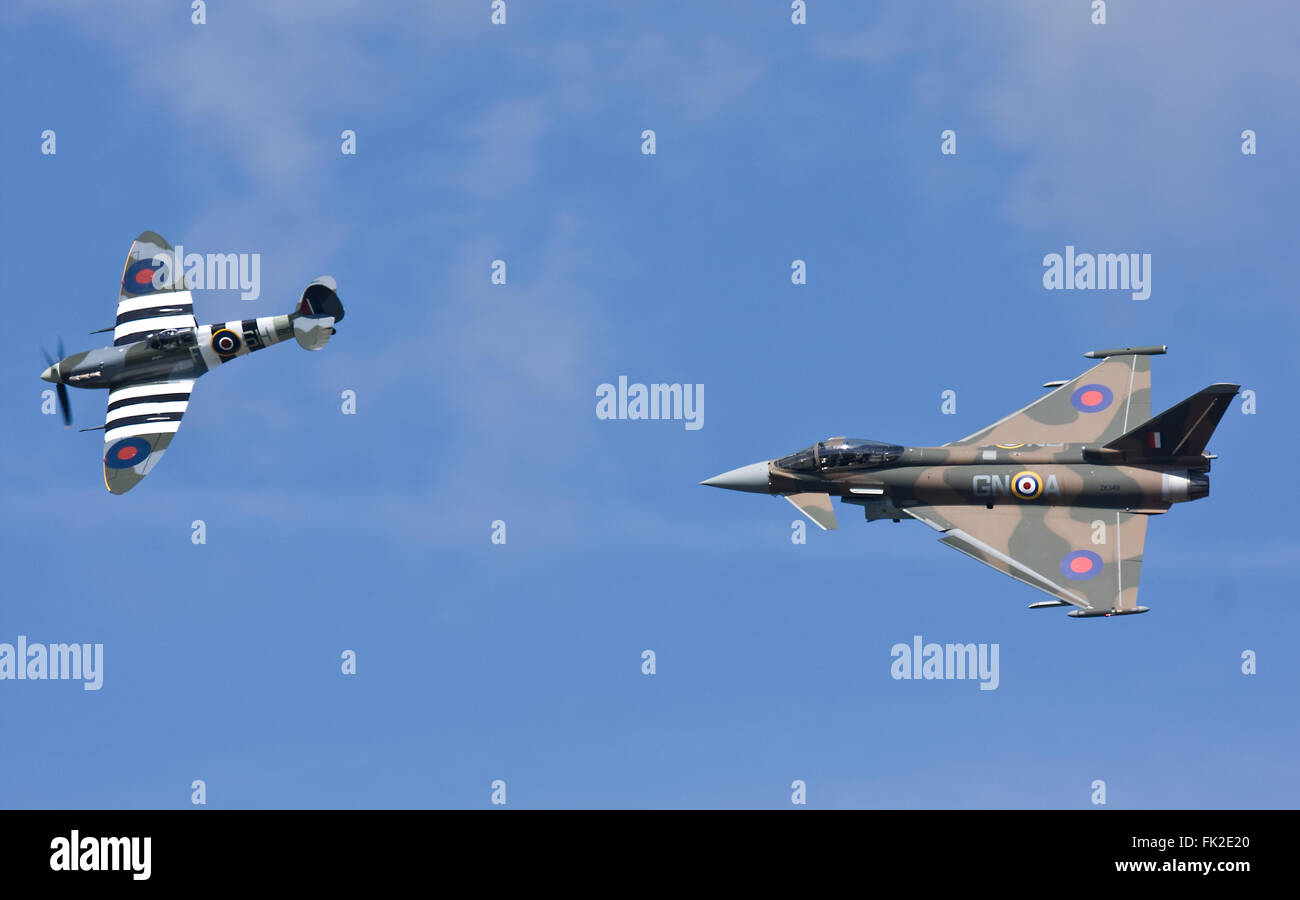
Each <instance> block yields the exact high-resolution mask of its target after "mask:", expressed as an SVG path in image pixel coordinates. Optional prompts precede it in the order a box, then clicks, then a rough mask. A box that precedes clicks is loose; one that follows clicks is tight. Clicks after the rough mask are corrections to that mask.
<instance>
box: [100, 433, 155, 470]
mask: <svg viewBox="0 0 1300 900" xmlns="http://www.w3.org/2000/svg"><path fill="white" fill-rule="evenodd" d="M152 452H153V447H152V446H150V444H149V442H148V441H146V440H145V439H144V438H142V437H129V438H122V440H120V441H118V442H117V443H116V444H114V445H113V446H111V447H109V448H108V451H107V452H106V453H105V454H104V465H106V466H108V467H109V468H110V469H129V468H131V467H132V466H138V465H140V463H142V462H144V461H145V460H146V459H148V458H149V454H150V453H152Z"/></svg>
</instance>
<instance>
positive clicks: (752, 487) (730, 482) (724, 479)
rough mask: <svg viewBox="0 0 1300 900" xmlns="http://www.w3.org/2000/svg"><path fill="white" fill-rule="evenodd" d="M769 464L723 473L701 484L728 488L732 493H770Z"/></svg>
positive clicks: (762, 463) (756, 464) (743, 467)
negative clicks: (768, 480)
mask: <svg viewBox="0 0 1300 900" xmlns="http://www.w3.org/2000/svg"><path fill="white" fill-rule="evenodd" d="M767 472H768V470H767V462H766V461H764V462H756V463H753V464H751V465H748V466H741V467H740V468H739V469H732V470H731V471H730V472H723V473H722V474H721V475H714V476H713V477H712V478H710V479H708V480H706V481H701V482H700V484H706V485H708V486H709V487H717V488H727V489H728V490H732V491H752V492H754V493H756V494H766V493H768V482H767Z"/></svg>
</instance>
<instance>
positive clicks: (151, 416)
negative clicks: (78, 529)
mask: <svg viewBox="0 0 1300 900" xmlns="http://www.w3.org/2000/svg"><path fill="white" fill-rule="evenodd" d="M175 256H176V254H175V251H174V250H173V249H172V246H171V244H169V243H167V241H165V240H164V239H163V238H161V237H160V236H158V235H157V234H154V233H153V232H152V231H146V232H144V233H143V234H141V235H140V236H139V237H138V238H136V239H135V243H134V244H132V245H131V251H130V253H128V254H127V258H126V267H125V268H124V269H123V271H122V288H121V292H120V293H119V295H118V301H117V322H116V324H115V325H114V326H113V328H112V329H108V328H105V329H103V330H104V331H110V330H111V331H112V332H113V346H111V347H104V348H102V349H100V350H89V351H86V352H83V353H74V354H72V355H71V356H66V357H64V358H63V359H60V360H59V361H58V362H55V361H54V360H52V359H50V358H48V356H47V358H46V362H47V363H49V367H48V368H47V369H46V370H45V371H44V372H42V373H41V378H43V379H45V380H46V381H49V382H52V383H53V384H55V385H56V386H57V388H58V399H59V408H60V409H61V411H62V413H63V422H64V424H65V425H68V424H71V422H72V414H71V412H70V410H69V407H68V391H67V388H68V387H69V386H71V387H78V388H107V389H108V411H107V413H106V415H105V418H104V424H103V425H97V426H95V427H94V428H83V429H82V430H83V431H98V430H100V429H103V431H104V486H105V487H107V488H108V489H109V490H110V491H111V492H113V493H114V494H124V493H126V492H127V491H129V490H130V489H131V488H133V487H135V486H136V484H138V483H139V482H140V480H141V479H143V478H144V476H146V475H148V474H149V472H150V471H151V470H152V469H153V467H154V466H156V465H157V464H158V461H159V460H160V459H162V455H163V453H164V452H165V451H166V450H167V448H168V446H170V444H171V442H172V436H173V435H175V434H176V431H177V429H179V428H180V427H181V416H183V415H184V414H185V410H186V409H187V408H188V406H189V400H190V392H191V391H192V390H193V388H194V382H195V380H196V379H197V378H198V377H199V376H200V375H203V374H204V373H205V372H210V371H212V370H213V369H215V368H217V367H218V366H220V365H222V364H224V363H228V362H230V361H231V360H232V359H236V358H237V357H240V356H247V355H248V354H249V353H252V352H253V351H255V350H261V349H262V348H263V347H269V346H271V345H272V344H278V343H279V342H280V341H284V340H288V339H289V338H290V337H293V338H295V339H296V340H297V341H298V343H299V344H300V345H301V346H303V347H305V348H306V349H308V350H319V349H320V348H321V347H324V346H325V344H326V342H328V341H329V339H330V336H331V335H333V334H334V325H335V324H336V323H337V322H340V321H341V320H342V319H343V304H342V303H341V302H340V301H339V296H338V286H337V285H336V284H335V283H334V279H332V278H330V277H328V276H325V277H322V278H318V279H316V280H315V281H313V282H312V283H311V284H309V285H308V286H307V289H306V290H305V291H303V295H302V299H301V300H299V301H298V305H297V307H295V308H294V311H293V312H291V313H289V314H288V315H282V316H262V317H260V318H257V319H244V320H242V321H233V322H223V323H216V324H212V325H199V324H198V323H197V322H195V320H194V305H193V299H192V297H191V295H190V291H189V290H188V289H187V287H186V283H185V275H184V272H183V271H182V268H181V265H180V262H181V261H180V260H177V259H176V258H175ZM96 333H98V332H96ZM59 355H60V356H62V355H63V347H62V342H60V347H59Z"/></svg>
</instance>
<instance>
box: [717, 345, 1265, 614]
mask: <svg viewBox="0 0 1300 900" xmlns="http://www.w3.org/2000/svg"><path fill="white" fill-rule="evenodd" d="M1164 352H1165V348H1164V347H1140V348H1124V349H1119V350H1097V351H1093V352H1091V353H1088V354H1086V355H1087V356H1089V357H1091V358H1095V359H1101V360H1102V362H1100V363H1099V364H1097V365H1096V366H1094V367H1093V368H1091V369H1089V370H1088V371H1087V372H1085V373H1083V374H1082V375H1080V376H1079V377H1077V378H1075V379H1073V380H1072V381H1069V382H1066V383H1064V384H1060V383H1050V384H1048V385H1045V387H1052V388H1054V390H1052V391H1051V393H1048V394H1046V395H1044V396H1043V397H1040V398H1039V399H1038V400H1035V401H1034V402H1033V403H1030V404H1029V405H1028V406H1026V407H1024V408H1023V409H1021V410H1018V411H1016V412H1014V413H1012V414H1011V415H1009V416H1007V417H1006V418H1004V419H1002V420H1000V421H998V422H995V423H994V424H992V425H989V426H988V427H986V428H982V429H980V430H979V431H977V432H975V433H974V434H972V435H970V436H968V437H965V438H962V439H961V440H959V441H954V442H952V443H950V444H945V445H944V446H942V447H902V446H898V445H895V444H885V443H880V442H877V441H863V440H853V439H848V438H842V437H840V438H831V439H830V440H827V441H821V442H819V443H817V444H814V445H813V446H811V447H809V448H807V449H805V450H801V451H799V452H797V453H793V454H790V455H789V456H785V457H782V458H780V459H775V460H770V461H768V462H764V463H755V464H753V465H750V466H745V467H743V468H740V469H735V470H733V471H731V472H726V473H724V474H722V475H718V476H716V477H714V478H710V479H708V480H707V481H704V482H702V484H706V485H710V486H713V487H725V488H730V489H732V490H742V491H752V492H755V493H769V494H779V495H781V496H784V497H785V498H786V499H787V500H789V501H790V502H791V503H792V504H794V506H795V507H796V508H797V509H799V511H800V512H802V513H803V514H804V515H806V516H807V517H808V518H809V519H811V520H812V521H813V522H814V523H815V524H816V525H817V526H818V527H820V528H822V529H830V528H835V527H837V523H836V519H835V512H834V509H833V507H832V504H831V501H832V498H835V497H838V498H839V500H840V502H841V503H850V504H854V505H856V506H861V507H863V509H864V510H865V512H866V518H867V520H868V521H874V520H876V519H892V520H893V521H895V522H898V521H901V520H903V519H916V520H917V521H920V522H924V523H925V524H926V525H929V526H930V527H931V528H933V529H934V530H935V531H938V532H940V534H941V535H942V537H941V538H940V540H941V541H942V542H943V543H945V544H947V545H948V546H950V547H953V548H954V549H957V550H960V551H961V552H962V553H965V554H966V555H967V556H970V557H971V558H972V559H976V560H978V561H979V562H982V563H984V564H985V565H987V566H991V567H992V568H994V569H997V570H998V571H999V572H1003V573H1005V574H1007V575H1010V576H1011V577H1012V578H1015V579H1017V580H1019V581H1023V582H1024V583H1025V584H1028V585H1030V586H1031V587H1035V588H1037V589H1038V590H1040V591H1043V592H1045V593H1047V594H1050V595H1051V596H1052V597H1053V598H1054V599H1053V600H1050V601H1041V602H1038V603H1034V604H1032V605H1031V608H1039V607H1045V606H1073V607H1075V609H1073V610H1072V611H1071V612H1070V615H1071V616H1075V617H1086V616H1110V615H1123V614H1128V613H1140V612H1146V611H1147V609H1146V607H1143V606H1138V604H1137V592H1138V580H1139V577H1140V575H1141V568H1142V548H1143V545H1144V544H1145V542H1146V526H1147V520H1148V518H1149V517H1150V516H1152V515H1156V514H1159V513H1163V512H1165V511H1166V510H1168V509H1169V507H1170V506H1172V505H1173V504H1175V503H1182V502H1185V501H1190V500H1198V499H1200V498H1202V497H1205V496H1207V495H1208V494H1209V491H1210V482H1209V477H1208V473H1209V471H1210V460H1211V459H1213V456H1211V455H1210V454H1207V453H1205V446H1206V444H1207V443H1208V442H1209V439H1210V436H1211V434H1213V432H1214V429H1215V427H1216V426H1217V425H1218V424H1219V420H1220V419H1221V418H1222V417H1223V413H1224V411H1225V410H1226V409H1227V407H1228V404H1229V403H1230V402H1231V401H1232V398H1233V396H1235V394H1236V393H1237V391H1238V390H1239V388H1240V386H1239V385H1235V384H1212V385H1210V386H1209V387H1207V388H1205V389H1204V390H1202V391H1200V392H1199V393H1196V394H1194V395H1192V396H1191V397H1188V398H1187V399H1186V400H1184V401H1183V402H1181V403H1179V404H1178V405H1177V406H1174V407H1173V408H1172V409H1169V410H1167V411H1166V412H1164V413H1161V414H1160V415H1159V416H1156V417H1155V418H1152V417H1151V356H1152V355H1155V354H1161V353H1164Z"/></svg>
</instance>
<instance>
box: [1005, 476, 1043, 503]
mask: <svg viewBox="0 0 1300 900" xmlns="http://www.w3.org/2000/svg"><path fill="white" fill-rule="evenodd" d="M1011 490H1012V491H1013V492H1014V493H1015V495H1016V496H1017V497H1019V498H1020V499H1021V500H1034V499H1036V498H1037V497H1038V495H1039V494H1041V493H1042V492H1043V479H1041V478H1039V477H1038V476H1037V475H1035V474H1034V473H1033V472H1021V473H1020V474H1019V475H1017V476H1016V477H1015V478H1013V479H1012V481H1011Z"/></svg>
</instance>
